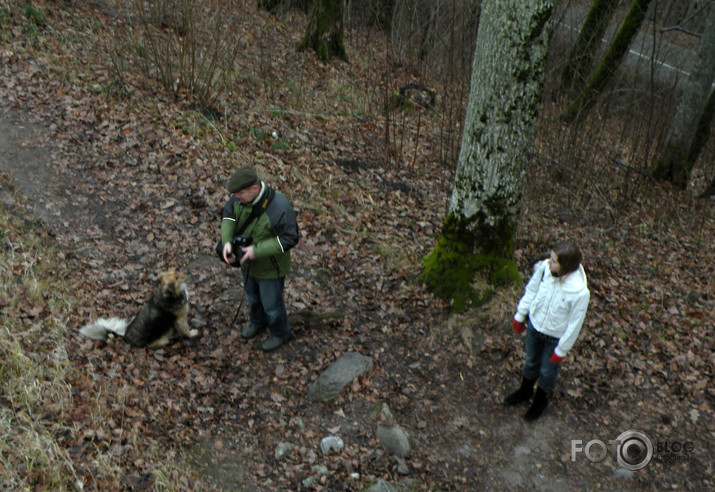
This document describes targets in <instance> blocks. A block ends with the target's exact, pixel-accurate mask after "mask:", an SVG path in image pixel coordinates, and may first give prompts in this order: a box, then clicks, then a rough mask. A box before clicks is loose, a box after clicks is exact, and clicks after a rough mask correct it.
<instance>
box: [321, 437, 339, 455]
mask: <svg viewBox="0 0 715 492" xmlns="http://www.w3.org/2000/svg"><path fill="white" fill-rule="evenodd" d="M344 447H345V443H344V442H343V440H342V439H341V438H340V437H338V436H327V437H324V438H323V439H322V440H321V441H320V450H321V451H322V452H323V454H328V453H330V452H331V451H335V452H340V450H341V449H343V448H344Z"/></svg>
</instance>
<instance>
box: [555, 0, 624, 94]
mask: <svg viewBox="0 0 715 492" xmlns="http://www.w3.org/2000/svg"><path fill="white" fill-rule="evenodd" d="M617 5H618V0H595V1H594V2H593V5H592V6H591V9H590V10H589V11H588V15H587V16H586V20H585V21H584V22H583V26H581V31H580V32H579V33H578V36H577V37H576V41H575V42H574V44H573V46H571V49H570V50H569V54H568V62H567V63H566V66H565V67H564V70H563V72H561V88H562V90H564V91H566V92H571V91H574V90H579V91H580V90H581V89H582V88H583V85H584V84H585V83H586V80H587V79H588V76H589V75H590V73H591V65H592V64H593V58H594V57H595V56H596V51H597V50H598V47H599V46H600V45H601V39H603V34H604V33H605V32H606V28H607V27H608V23H609V22H610V20H611V16H612V15H613V11H614V10H615V9H616V6H617Z"/></svg>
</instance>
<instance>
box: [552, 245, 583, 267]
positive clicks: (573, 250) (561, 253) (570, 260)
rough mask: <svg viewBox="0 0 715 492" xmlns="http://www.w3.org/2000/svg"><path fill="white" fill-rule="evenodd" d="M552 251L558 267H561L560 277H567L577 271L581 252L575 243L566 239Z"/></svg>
mask: <svg viewBox="0 0 715 492" xmlns="http://www.w3.org/2000/svg"><path fill="white" fill-rule="evenodd" d="M552 251H553V252H554V254H555V255H556V258H558V260H559V265H560V266H561V271H560V272H559V274H560V275H568V274H569V273H571V272H575V271H576V270H578V266H579V265H580V264H581V251H579V249H578V246H576V243H574V242H573V241H571V240H570V239H567V240H566V241H562V242H560V243H559V244H557V245H556V246H554V247H553V248H552Z"/></svg>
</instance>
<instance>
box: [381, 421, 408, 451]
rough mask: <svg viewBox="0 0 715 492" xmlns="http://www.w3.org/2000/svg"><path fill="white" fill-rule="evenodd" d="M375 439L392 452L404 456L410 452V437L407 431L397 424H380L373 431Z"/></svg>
mask: <svg viewBox="0 0 715 492" xmlns="http://www.w3.org/2000/svg"><path fill="white" fill-rule="evenodd" d="M375 437H377V440H378V441H379V442H380V444H382V445H383V446H385V447H386V448H387V449H388V450H389V451H390V452H391V453H392V454H394V455H395V456H399V457H400V458H404V457H405V456H407V454H408V453H409V452H410V438H409V436H408V435H407V432H405V431H404V430H402V428H400V427H399V426H397V425H393V426H384V425H381V426H379V427H378V428H377V431H376V432H375Z"/></svg>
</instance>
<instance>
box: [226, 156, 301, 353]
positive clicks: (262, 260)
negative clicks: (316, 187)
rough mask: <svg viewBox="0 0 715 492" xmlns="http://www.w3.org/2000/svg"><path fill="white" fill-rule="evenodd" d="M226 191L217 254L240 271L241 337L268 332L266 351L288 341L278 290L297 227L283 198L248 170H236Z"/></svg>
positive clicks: (252, 171) (285, 321)
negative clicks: (245, 317) (244, 316)
mask: <svg viewBox="0 0 715 492" xmlns="http://www.w3.org/2000/svg"><path fill="white" fill-rule="evenodd" d="M227 188H228V191H229V193H231V198H230V199H229V200H228V202H227V203H226V206H225V207H224V209H223V218H222V220H221V244H222V246H220V248H221V249H220V254H221V257H222V260H223V261H225V262H226V263H227V264H229V265H234V266H239V265H240V267H241V270H242V274H243V288H244V289H245V291H246V298H247V299H248V305H249V308H250V312H249V322H248V324H247V325H246V327H245V328H244V329H243V330H242V331H241V337H242V338H244V339H246V340H248V339H251V338H253V337H255V336H256V335H258V333H259V332H260V331H261V330H263V329H265V328H268V330H269V332H270V336H269V337H268V339H267V340H266V341H265V342H264V343H263V345H262V347H261V348H262V349H263V350H264V351H266V352H271V351H273V350H276V349H277V348H278V347H280V346H281V345H283V343H284V342H285V341H286V340H287V339H288V337H289V336H290V325H289V324H288V314H287V312H286V307H285V302H284V300H283V288H284V286H285V277H286V275H287V274H288V271H289V270H290V264H291V261H290V249H291V248H292V247H293V246H295V245H296V244H298V222H297V221H296V217H295V211H294V210H293V207H292V206H291V204H290V203H289V202H288V200H287V199H286V197H285V196H284V195H283V194H282V193H280V192H279V191H276V190H274V189H273V188H271V187H269V186H268V185H267V184H266V183H265V182H263V181H261V180H260V179H258V175H257V174H256V171H255V170H254V169H253V168H252V167H250V166H244V167H241V168H239V169H238V170H236V172H234V173H233V175H232V176H231V179H230V180H229V182H228V185H227Z"/></svg>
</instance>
